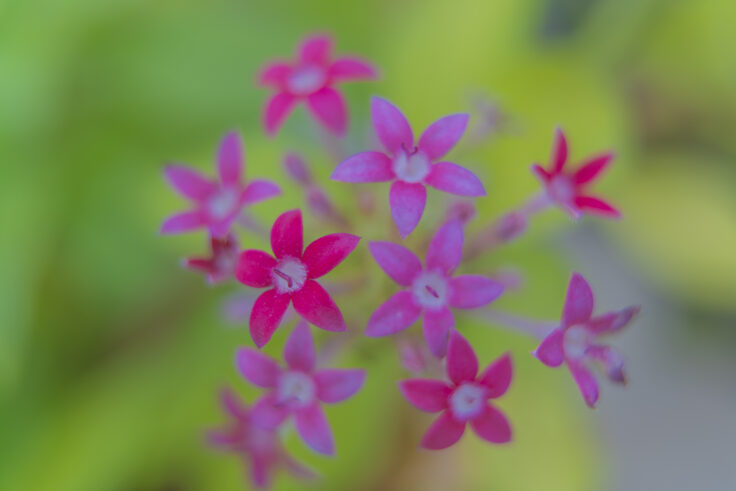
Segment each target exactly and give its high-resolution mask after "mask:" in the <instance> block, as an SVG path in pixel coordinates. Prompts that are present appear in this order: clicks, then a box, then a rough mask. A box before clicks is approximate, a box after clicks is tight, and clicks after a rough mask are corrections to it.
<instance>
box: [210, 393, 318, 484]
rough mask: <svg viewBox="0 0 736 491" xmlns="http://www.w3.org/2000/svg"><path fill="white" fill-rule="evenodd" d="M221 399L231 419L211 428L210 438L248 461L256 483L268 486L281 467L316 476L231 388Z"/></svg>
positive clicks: (221, 447) (303, 475)
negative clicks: (257, 417) (254, 416)
mask: <svg viewBox="0 0 736 491" xmlns="http://www.w3.org/2000/svg"><path fill="white" fill-rule="evenodd" d="M220 403H221V405H222V409H223V411H225V414H226V415H227V416H228V418H229V421H228V423H227V425H226V426H224V427H223V428H220V429H217V430H211V431H209V432H208V435H207V437H208V440H209V442H210V444H211V445H213V446H214V447H215V448H218V449H220V450H224V451H227V452H231V453H235V454H236V455H238V456H239V457H240V458H241V459H242V460H243V462H245V463H246V464H247V465H248V471H249V474H250V479H251V481H252V482H253V485H254V486H256V487H259V488H267V487H268V486H269V485H270V484H271V481H272V480H273V475H274V473H275V472H276V471H278V470H279V469H282V468H283V469H285V470H287V471H288V472H289V473H291V474H292V475H293V476H295V477H300V478H311V477H314V473H313V472H312V471H310V470H309V469H307V468H306V467H304V466H303V465H302V464H300V463H299V462H297V461H296V460H294V459H293V458H292V457H291V456H290V455H289V454H287V453H286V451H285V450H284V448H283V446H282V445H281V440H280V439H279V435H278V434H277V433H276V432H275V431H274V430H273V429H267V428H264V427H262V426H259V425H257V424H255V421H254V418H253V410H252V409H251V408H249V407H248V406H246V405H244V404H243V403H242V402H241V401H239V400H238V398H237V397H236V396H235V394H234V393H233V392H232V391H230V390H224V391H222V393H221V394H220Z"/></svg>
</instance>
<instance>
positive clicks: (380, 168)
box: [330, 152, 395, 182]
mask: <svg viewBox="0 0 736 491" xmlns="http://www.w3.org/2000/svg"><path fill="white" fill-rule="evenodd" d="M394 177H395V175H394V171H393V170H392V169H391V159H390V158H389V157H388V156H387V155H385V154H383V153H381V152H361V153H358V154H355V155H353V156H352V157H348V158H347V159H346V160H343V161H342V162H340V164H339V165H338V166H337V167H336V168H335V170H334V171H333V172H332V175H331V176H330V179H332V180H333V181H341V182H386V181H391V180H392V179H394Z"/></svg>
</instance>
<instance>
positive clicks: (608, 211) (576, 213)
mask: <svg viewBox="0 0 736 491" xmlns="http://www.w3.org/2000/svg"><path fill="white" fill-rule="evenodd" d="M567 154H568V146H567V139H566V138H565V134H564V133H563V132H562V130H561V129H559V128H557V129H556V130H555V141H554V146H553V149H552V157H551V159H550V160H551V162H550V164H549V167H548V168H547V169H545V168H543V167H542V166H541V165H539V164H534V165H533V166H532V172H533V173H534V174H535V175H536V176H537V177H538V178H539V180H540V181H541V182H542V184H543V185H544V187H545V190H546V193H547V196H548V198H549V199H550V200H551V201H552V202H554V203H556V204H557V205H558V206H560V207H562V209H564V210H565V211H567V212H568V213H569V214H570V215H571V216H572V217H573V218H575V219H577V218H580V215H582V214H583V213H590V214H594V215H600V216H604V217H608V218H618V217H620V216H621V213H620V212H619V211H618V210H617V209H616V208H614V207H613V206H612V205H610V204H609V203H607V202H606V201H604V200H602V199H601V198H598V197H595V196H592V195H590V194H588V191H587V188H588V186H589V185H590V184H591V183H592V182H593V181H594V180H595V179H597V178H598V176H599V175H600V174H601V173H602V172H603V171H604V170H605V169H606V167H608V165H609V164H610V163H611V161H612V160H613V157H614V155H613V154H612V153H604V154H601V155H598V156H596V157H593V158H590V159H587V160H586V161H584V162H583V163H582V164H581V165H580V166H579V167H578V168H577V169H576V170H575V171H570V170H569V169H565V166H566V164H567V157H568V155H567Z"/></svg>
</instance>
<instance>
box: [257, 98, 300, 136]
mask: <svg viewBox="0 0 736 491" xmlns="http://www.w3.org/2000/svg"><path fill="white" fill-rule="evenodd" d="M297 101H298V99H297V98H296V97H295V96H293V95H291V94H288V93H286V92H280V93H278V94H276V95H274V96H273V97H271V98H270V99H269V100H268V102H267V103H266V107H265V109H264V111H263V126H264V127H265V128H266V133H267V134H268V135H269V136H273V135H275V134H276V133H277V132H278V131H279V129H281V126H282V125H283V124H284V121H286V118H287V117H288V116H289V114H290V113H291V111H292V110H293V109H294V106H295V105H296V103H297Z"/></svg>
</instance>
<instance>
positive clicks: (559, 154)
mask: <svg viewBox="0 0 736 491" xmlns="http://www.w3.org/2000/svg"><path fill="white" fill-rule="evenodd" d="M550 162H551V163H552V172H551V173H552V174H558V173H559V172H560V171H561V170H562V168H563V167H564V166H565V163H566V162H567V138H566V137H565V133H564V132H563V131H562V128H555V137H554V143H553V144H552V156H551V157H550Z"/></svg>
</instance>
